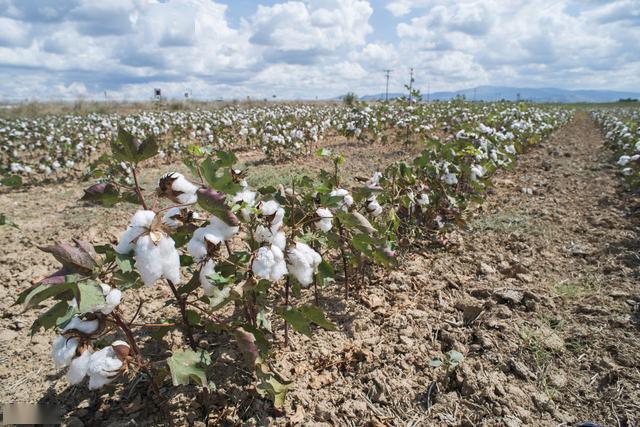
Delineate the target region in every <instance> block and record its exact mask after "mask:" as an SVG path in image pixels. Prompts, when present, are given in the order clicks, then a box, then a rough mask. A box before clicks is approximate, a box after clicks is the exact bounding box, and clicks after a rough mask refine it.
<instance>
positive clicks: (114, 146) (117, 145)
mask: <svg viewBox="0 0 640 427" xmlns="http://www.w3.org/2000/svg"><path fill="white" fill-rule="evenodd" d="M111 153H112V154H113V157H114V158H115V159H116V160H122V161H125V162H135V154H136V144H135V142H134V138H133V134H132V133H131V132H129V131H127V130H125V129H124V128H118V136H117V137H116V138H115V139H113V140H111Z"/></svg>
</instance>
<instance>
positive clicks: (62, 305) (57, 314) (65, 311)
mask: <svg viewBox="0 0 640 427" xmlns="http://www.w3.org/2000/svg"><path fill="white" fill-rule="evenodd" d="M75 313H77V310H76V309H75V307H72V306H70V305H69V303H68V302H67V301H59V302H58V303H56V304H55V305H53V307H51V308H50V309H49V310H47V311H46V312H44V313H43V314H41V315H40V316H38V318H37V319H36V320H35V321H34V322H33V324H32V325H31V335H35V334H36V333H37V332H38V331H39V330H40V329H43V328H44V330H45V331H46V330H48V329H51V328H53V327H54V326H60V325H61V324H64V323H66V322H67V321H68V320H70V319H71V317H72V316H73V315H74V314H75Z"/></svg>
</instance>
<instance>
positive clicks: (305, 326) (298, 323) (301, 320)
mask: <svg viewBox="0 0 640 427" xmlns="http://www.w3.org/2000/svg"><path fill="white" fill-rule="evenodd" d="M282 318H283V319H284V320H286V321H287V322H289V324H290V325H291V326H292V327H293V329H295V330H296V331H297V332H300V333H301V334H303V335H306V336H308V337H310V336H311V328H310V327H309V324H310V323H311V322H310V321H309V320H308V319H307V318H306V317H305V315H304V314H303V313H302V312H300V311H298V310H296V309H294V308H291V309H289V310H286V311H284V312H283V313H282Z"/></svg>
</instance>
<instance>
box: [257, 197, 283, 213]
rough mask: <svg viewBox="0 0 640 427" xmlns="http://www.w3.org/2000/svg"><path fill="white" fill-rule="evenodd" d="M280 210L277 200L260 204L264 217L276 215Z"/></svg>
mask: <svg viewBox="0 0 640 427" xmlns="http://www.w3.org/2000/svg"><path fill="white" fill-rule="evenodd" d="M278 209H280V203H278V202H276V201H275V200H267V201H264V202H262V203H260V212H261V213H262V215H264V216H271V215H274V214H275V213H276V211H277V210H278Z"/></svg>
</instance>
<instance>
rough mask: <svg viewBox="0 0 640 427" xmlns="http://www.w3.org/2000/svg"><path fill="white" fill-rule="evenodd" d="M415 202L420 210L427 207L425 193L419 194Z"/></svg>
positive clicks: (427, 199) (427, 202) (427, 198)
mask: <svg viewBox="0 0 640 427" xmlns="http://www.w3.org/2000/svg"><path fill="white" fill-rule="evenodd" d="M416 202H418V205H420V207H421V208H422V207H424V206H427V205H428V204H429V195H428V194H427V193H420V197H418V198H417V199H416Z"/></svg>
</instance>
